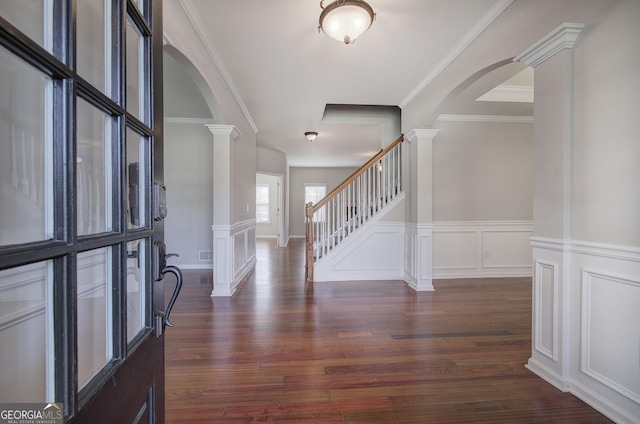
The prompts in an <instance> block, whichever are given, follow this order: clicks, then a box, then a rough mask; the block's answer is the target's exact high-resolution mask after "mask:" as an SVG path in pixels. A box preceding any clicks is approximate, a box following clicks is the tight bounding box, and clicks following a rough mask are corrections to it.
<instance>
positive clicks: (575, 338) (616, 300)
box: [526, 237, 640, 424]
mask: <svg viewBox="0 0 640 424" xmlns="http://www.w3.org/2000/svg"><path fill="white" fill-rule="evenodd" d="M531 245H532V247H533V257H534V263H535V276H534V307H533V313H534V317H533V327H534V328H533V337H534V343H533V347H532V356H531V358H530V359H529V361H528V363H527V365H526V367H527V368H528V369H529V370H531V371H532V372H534V373H535V374H537V375H538V376H540V377H542V378H543V379H545V380H547V381H548V382H550V383H551V384H553V385H554V386H556V387H558V388H559V389H560V390H563V391H567V392H571V393H573V394H574V395H575V396H577V397H579V398H580V399H582V400H584V401H585V402H586V403H587V404H589V405H590V406H592V407H594V408H595V409H597V410H598V411H600V412H602V413H603V414H605V415H606V416H607V417H609V418H610V419H612V420H613V421H614V422H618V423H636V424H640V248H638V247H631V246H616V245H605V244H600V243H593V242H582V241H576V240H559V239H548V238H541V237H532V238H531ZM551 316H553V317H554V318H551ZM556 340H557V341H556ZM550 346H551V348H550Z"/></svg>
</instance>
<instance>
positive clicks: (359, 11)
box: [320, 0, 375, 44]
mask: <svg viewBox="0 0 640 424" xmlns="http://www.w3.org/2000/svg"><path fill="white" fill-rule="evenodd" d="M321 6H322V3H321ZM374 17H375V13H374V12H373V9H372V8H371V6H369V4H368V3H366V2H364V1H362V0H336V1H334V2H333V3H331V4H329V5H328V6H327V7H325V8H323V10H322V13H321V14H320V28H321V29H322V31H323V32H324V33H325V34H327V35H328V36H329V37H331V38H334V39H336V40H338V41H342V42H344V43H345V44H352V43H353V42H354V41H355V40H356V38H358V37H359V36H361V35H362V34H364V33H365V32H366V31H367V30H368V29H369V27H370V26H371V24H372V23H373V19H374Z"/></svg>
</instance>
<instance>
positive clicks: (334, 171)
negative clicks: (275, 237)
mask: <svg viewBox="0 0 640 424" xmlns="http://www.w3.org/2000/svg"><path fill="white" fill-rule="evenodd" d="M356 170H357V168H298V167H291V168H290V169H289V181H290V185H289V187H290V189H289V196H290V199H291V201H290V205H289V211H290V215H289V216H290V220H289V226H290V227H289V228H290V231H291V236H292V237H304V235H305V226H304V225H305V217H304V186H305V184H326V185H327V194H329V192H330V191H331V190H333V189H334V188H336V187H337V186H338V185H339V184H340V183H342V182H343V181H344V180H346V179H347V178H348V177H349V176H350V175H351V174H353V173H354V172H355V171H356Z"/></svg>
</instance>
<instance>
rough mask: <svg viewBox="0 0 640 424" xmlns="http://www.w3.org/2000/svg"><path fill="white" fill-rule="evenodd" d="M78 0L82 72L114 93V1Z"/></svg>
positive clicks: (78, 57)
mask: <svg viewBox="0 0 640 424" xmlns="http://www.w3.org/2000/svg"><path fill="white" fill-rule="evenodd" d="M77 4H78V6H77V9H76V11H77V12H76V15H77V18H76V24H77V28H76V33H77V38H76V40H77V51H78V52H77V55H76V60H77V68H78V74H79V75H80V76H82V77H83V78H84V79H86V80H87V81H88V82H90V83H91V84H92V85H93V86H94V87H96V88H97V89H99V90H100V91H102V92H103V93H105V94H106V95H108V96H111V94H112V93H111V83H110V82H111V72H110V71H111V40H112V36H111V25H110V21H111V12H110V11H111V2H110V1H106V2H105V0H82V1H79V2H78V3H77Z"/></svg>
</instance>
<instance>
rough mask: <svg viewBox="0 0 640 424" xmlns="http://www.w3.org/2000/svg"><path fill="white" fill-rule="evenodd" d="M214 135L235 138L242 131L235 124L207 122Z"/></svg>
mask: <svg viewBox="0 0 640 424" xmlns="http://www.w3.org/2000/svg"><path fill="white" fill-rule="evenodd" d="M205 127H207V128H209V131H211V133H212V134H213V135H227V136H230V137H231V139H232V140H235V139H236V138H238V136H239V135H240V131H239V130H238V128H237V127H236V126H235V125H220V124H205Z"/></svg>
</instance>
